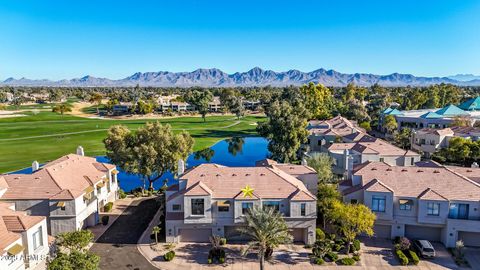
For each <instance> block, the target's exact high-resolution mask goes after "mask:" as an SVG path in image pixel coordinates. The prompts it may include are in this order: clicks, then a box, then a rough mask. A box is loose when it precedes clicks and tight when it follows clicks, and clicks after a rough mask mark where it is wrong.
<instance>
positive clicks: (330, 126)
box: [308, 116, 364, 136]
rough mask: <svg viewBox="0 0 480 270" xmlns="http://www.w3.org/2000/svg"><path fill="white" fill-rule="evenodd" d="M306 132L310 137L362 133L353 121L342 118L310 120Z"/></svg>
mask: <svg viewBox="0 0 480 270" xmlns="http://www.w3.org/2000/svg"><path fill="white" fill-rule="evenodd" d="M308 131H309V133H310V134H312V135H317V134H324V135H335V136H346V135H348V134H351V133H356V132H364V130H363V129H362V128H360V127H358V126H357V124H356V123H355V122H353V121H350V120H348V119H346V118H344V117H342V116H335V117H334V118H332V119H329V120H311V121H309V122H308Z"/></svg>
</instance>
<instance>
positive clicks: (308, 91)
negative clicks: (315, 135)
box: [295, 82, 334, 119]
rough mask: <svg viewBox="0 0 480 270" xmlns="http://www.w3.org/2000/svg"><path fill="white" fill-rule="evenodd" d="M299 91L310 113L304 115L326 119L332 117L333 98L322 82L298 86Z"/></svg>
mask: <svg viewBox="0 0 480 270" xmlns="http://www.w3.org/2000/svg"><path fill="white" fill-rule="evenodd" d="M295 92H296V91H295ZM300 93H301V94H302V96H303V99H304V100H303V101H304V104H305V108H306V109H307V112H308V113H309V114H310V115H309V116H306V117H312V118H315V119H328V118H331V117H332V111H333V109H334V99H333V95H332V92H331V91H330V89H328V88H327V87H325V86H323V85H322V84H317V85H315V84H314V83H312V82H311V83H309V84H308V85H303V86H302V87H300Z"/></svg>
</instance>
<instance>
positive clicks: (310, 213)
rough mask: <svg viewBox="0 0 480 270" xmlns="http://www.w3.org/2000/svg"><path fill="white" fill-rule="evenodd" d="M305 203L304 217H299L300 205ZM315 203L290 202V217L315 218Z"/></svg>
mask: <svg viewBox="0 0 480 270" xmlns="http://www.w3.org/2000/svg"><path fill="white" fill-rule="evenodd" d="M302 203H305V216H301V215H300V213H301V210H300V209H301V204H302ZM316 216H317V202H316V201H292V202H290V217H316Z"/></svg>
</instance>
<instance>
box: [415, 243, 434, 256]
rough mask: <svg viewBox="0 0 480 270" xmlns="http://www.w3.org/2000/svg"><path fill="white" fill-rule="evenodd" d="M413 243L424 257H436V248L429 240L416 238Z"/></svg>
mask: <svg viewBox="0 0 480 270" xmlns="http://www.w3.org/2000/svg"><path fill="white" fill-rule="evenodd" d="M413 245H414V246H415V249H416V250H417V252H418V254H420V256H422V257H424V258H434V257H435V249H434V248H433V246H432V243H430V242H429V241H428V240H415V241H413Z"/></svg>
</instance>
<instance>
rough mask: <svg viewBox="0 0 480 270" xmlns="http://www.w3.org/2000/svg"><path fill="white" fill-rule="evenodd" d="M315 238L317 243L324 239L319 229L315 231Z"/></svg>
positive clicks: (323, 234)
mask: <svg viewBox="0 0 480 270" xmlns="http://www.w3.org/2000/svg"><path fill="white" fill-rule="evenodd" d="M315 236H316V237H317V241H318V240H323V239H325V233H324V232H323V231H322V229H320V228H316V229H315Z"/></svg>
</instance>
